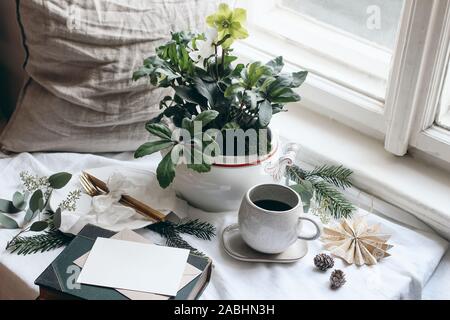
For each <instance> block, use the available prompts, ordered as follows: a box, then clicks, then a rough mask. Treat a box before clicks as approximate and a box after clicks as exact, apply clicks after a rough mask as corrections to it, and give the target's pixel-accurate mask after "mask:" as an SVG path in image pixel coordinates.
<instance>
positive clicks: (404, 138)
mask: <svg viewBox="0 0 450 320" xmlns="http://www.w3.org/2000/svg"><path fill="white" fill-rule="evenodd" d="M245 2H246V4H247V8H249V9H250V10H256V14H260V13H261V12H267V10H269V11H272V14H275V13H276V10H278V9H276V7H275V6H276V3H277V0H268V1H255V0H249V1H245ZM241 3H242V2H240V3H239V4H241ZM273 12H275V13H273ZM283 22H284V21H283ZM249 24H250V26H249V28H250V33H251V37H250V38H249V40H248V41H245V42H244V43H242V44H240V45H239V47H238V48H237V50H238V51H239V53H240V54H244V56H245V55H247V57H248V58H249V59H255V58H257V59H261V60H267V59H270V58H272V57H273V56H274V55H273V52H277V53H280V54H282V55H283V56H285V61H286V62H287V68H290V69H298V68H303V69H308V68H305V67H304V64H303V63H302V61H301V60H299V59H296V56H301V55H298V53H299V52H300V51H299V48H298V43H295V41H293V40H292V39H290V38H286V37H285V36H283V35H280V34H278V35H277V34H274V33H273V32H272V31H270V30H267V27H266V29H264V26H261V24H259V25H255V22H254V21H252V20H251V19H250V21H249ZM305 47H307V45H303V46H302V47H301V48H300V50H303V51H304V50H305ZM272 48H276V49H272ZM448 52H450V1H447V0H431V1H421V0H405V4H404V8H403V12H402V17H401V21H400V25H399V28H398V36H397V43H396V46H395V50H394V53H393V57H392V66H391V69H390V72H389V77H388V79H387V90H386V96H385V99H380V97H379V96H374V95H372V94H370V93H368V92H362V91H361V90H357V89H356V88H354V87H352V86H349V85H348V84H345V83H341V82H339V81H336V79H333V77H331V78H330V77H329V76H328V75H326V74H324V73H321V72H317V71H316V70H309V71H310V75H309V77H308V80H307V82H306V83H305V84H304V86H303V87H302V88H300V90H299V93H300V94H301V95H302V97H303V104H302V105H303V106H304V107H306V108H308V109H311V110H313V111H315V112H318V113H320V114H323V115H325V116H327V117H331V118H333V119H335V120H337V121H339V122H341V123H343V124H345V125H348V126H350V127H352V128H354V129H356V130H358V131H360V132H363V133H365V134H368V135H370V136H373V137H375V138H377V139H379V140H382V141H384V145H385V149H386V150H387V151H388V152H390V153H392V154H394V155H398V156H402V155H405V154H406V153H407V152H408V150H409V149H410V148H413V149H418V150H421V151H423V152H425V153H427V154H428V155H430V156H431V157H435V158H438V159H441V160H444V161H446V162H450V132H448V131H446V130H444V129H442V128H439V127H437V126H436V125H434V124H435V120H436V115H437V111H438V101H439V98H440V94H441V91H442V83H443V77H444V76H445V70H446V68H447V67H448V64H447V63H448V61H447V60H448ZM314 53H315V54H317V52H314V50H311V55H313V54H314ZM368 83H369V82H368Z"/></svg>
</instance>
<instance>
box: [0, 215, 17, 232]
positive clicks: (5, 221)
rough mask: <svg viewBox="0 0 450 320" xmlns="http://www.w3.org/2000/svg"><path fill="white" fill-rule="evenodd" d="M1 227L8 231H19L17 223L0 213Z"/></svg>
mask: <svg viewBox="0 0 450 320" xmlns="http://www.w3.org/2000/svg"><path fill="white" fill-rule="evenodd" d="M0 226H3V228H6V229H19V225H18V224H17V222H16V221H15V220H14V219H12V218H10V217H8V216H6V215H4V214H3V213H1V212H0Z"/></svg>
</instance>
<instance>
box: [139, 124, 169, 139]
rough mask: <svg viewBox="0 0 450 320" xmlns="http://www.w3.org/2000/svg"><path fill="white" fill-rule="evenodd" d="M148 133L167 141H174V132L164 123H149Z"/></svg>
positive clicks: (147, 126)
mask: <svg viewBox="0 0 450 320" xmlns="http://www.w3.org/2000/svg"><path fill="white" fill-rule="evenodd" d="M145 128H146V129H147V131H148V132H150V133H151V134H154V135H155V136H157V137H160V138H162V139H165V140H172V131H170V129H169V127H167V126H166V125H165V124H162V123H149V124H147V125H146V126H145Z"/></svg>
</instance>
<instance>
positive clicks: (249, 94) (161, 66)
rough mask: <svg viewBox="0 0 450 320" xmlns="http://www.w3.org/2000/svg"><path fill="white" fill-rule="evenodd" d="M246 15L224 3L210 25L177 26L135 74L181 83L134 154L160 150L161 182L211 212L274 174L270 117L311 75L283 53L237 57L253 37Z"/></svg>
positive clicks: (160, 83) (275, 149)
mask: <svg viewBox="0 0 450 320" xmlns="http://www.w3.org/2000/svg"><path fill="white" fill-rule="evenodd" d="M245 22H246V11H245V10H244V9H241V8H236V9H234V10H233V9H231V8H230V7H229V6H228V5H227V4H220V5H219V9H218V11H217V12H216V13H215V14H212V15H210V16H208V17H207V18H206V23H207V26H208V30H207V32H205V33H192V32H176V33H172V37H171V40H170V41H169V42H167V43H166V44H164V45H162V46H161V47H159V48H158V49H157V50H156V55H154V56H151V57H149V58H147V59H145V60H144V63H143V66H142V67H141V68H140V69H139V70H137V71H136V72H135V73H134V75H133V79H134V80H137V79H140V78H148V79H149V80H150V82H151V84H152V85H154V86H157V87H164V88H168V87H170V88H172V89H173V90H174V93H173V95H171V96H166V97H165V98H164V99H162V101H161V102H160V109H161V113H160V114H159V115H158V116H157V117H155V118H154V119H151V120H150V121H148V123H147V124H146V129H147V130H148V131H149V132H150V133H151V134H153V135H154V136H155V137H156V139H152V141H150V142H147V143H145V144H143V145H142V146H140V147H139V148H138V150H136V153H135V157H136V158H139V157H143V156H146V155H150V154H152V153H155V152H161V153H162V155H163V158H162V160H161V162H160V163H159V165H158V168H157V172H156V173H157V178H158V181H159V184H160V186H161V187H163V188H166V187H168V186H169V185H170V184H171V183H172V182H174V187H175V190H176V191H177V193H178V194H179V195H181V196H182V197H184V198H185V199H186V200H188V201H189V202H190V203H191V204H193V205H194V206H197V207H200V208H202V209H205V210H209V211H224V210H232V209H236V208H237V207H238V206H239V203H240V200H241V199H242V196H243V194H244V193H245V191H246V190H247V189H248V188H250V187H251V186H253V185H255V184H257V183H263V182H270V181H272V177H271V176H270V175H269V174H267V173H266V174H264V173H265V170H264V168H267V164H268V163H269V162H270V161H271V162H272V164H274V163H275V162H277V161H278V156H279V150H280V148H279V146H278V140H277V137H276V135H275V134H274V133H273V132H271V130H270V129H269V127H268V126H269V123H270V120H271V118H272V116H273V115H275V114H277V113H279V112H281V111H284V105H285V104H286V103H289V102H296V101H299V100H300V96H299V95H298V94H297V93H295V92H294V90H293V89H294V88H297V87H299V86H300V85H302V83H303V82H304V81H305V79H306V76H307V72H306V71H300V72H294V73H283V72H282V69H283V65H284V64H283V59H282V57H278V58H275V59H273V60H271V61H269V62H267V63H265V64H264V63H261V62H253V63H249V64H242V63H237V59H238V58H237V57H236V56H234V55H233V54H232V53H233V49H232V44H233V43H234V42H235V41H236V40H240V39H245V38H247V37H248V33H247V30H246V29H245V27H244V23H245ZM277 155H278V156H277Z"/></svg>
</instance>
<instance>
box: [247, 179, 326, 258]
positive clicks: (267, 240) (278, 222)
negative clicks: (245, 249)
mask: <svg viewBox="0 0 450 320" xmlns="http://www.w3.org/2000/svg"><path fill="white" fill-rule="evenodd" d="M262 200H264V201H265V202H261V201H262ZM268 201H269V202H268ZM273 201H277V202H278V204H280V203H281V204H280V206H276V208H274V205H276V203H274V202H273ZM255 203H256V204H255ZM257 204H259V205H260V206H261V207H260V206H258V205H257ZM263 206H265V208H264V207H263ZM302 214H303V204H302V201H301V199H300V196H299V195H298V193H297V192H295V191H294V190H292V189H291V188H289V187H286V186H283V185H278V184H261V185H257V186H254V187H253V188H251V189H250V190H248V191H247V193H246V194H245V196H244V198H243V200H242V203H241V207H240V209H239V231H240V233H241V236H242V238H243V239H244V241H245V242H246V243H247V244H248V245H249V246H250V247H251V248H253V249H255V250H257V251H260V252H263V253H268V254H276V253H281V252H283V251H285V250H286V249H287V248H288V247H289V246H291V245H292V244H293V243H294V242H295V241H297V240H298V239H303V240H315V239H317V238H318V237H319V236H320V226H319V225H318V224H317V223H316V222H315V221H314V220H312V219H310V218H307V217H303V216H301V215H302ZM303 220H307V221H309V222H311V223H312V224H313V225H314V226H315V228H316V233H315V234H314V235H312V236H300V231H301V229H302V221H303Z"/></svg>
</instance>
